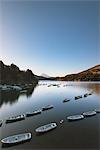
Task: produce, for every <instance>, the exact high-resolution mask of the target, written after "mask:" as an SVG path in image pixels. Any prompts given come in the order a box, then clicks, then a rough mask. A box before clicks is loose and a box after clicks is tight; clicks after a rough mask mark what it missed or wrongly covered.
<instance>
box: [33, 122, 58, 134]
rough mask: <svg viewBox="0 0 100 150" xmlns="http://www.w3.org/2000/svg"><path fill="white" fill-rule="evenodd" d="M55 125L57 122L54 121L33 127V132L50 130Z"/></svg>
mask: <svg viewBox="0 0 100 150" xmlns="http://www.w3.org/2000/svg"><path fill="white" fill-rule="evenodd" d="M56 127H57V124H56V123H50V124H46V125H44V126H41V127H39V128H37V129H35V132H36V133H44V132H48V131H50V130H53V129H55V128H56Z"/></svg>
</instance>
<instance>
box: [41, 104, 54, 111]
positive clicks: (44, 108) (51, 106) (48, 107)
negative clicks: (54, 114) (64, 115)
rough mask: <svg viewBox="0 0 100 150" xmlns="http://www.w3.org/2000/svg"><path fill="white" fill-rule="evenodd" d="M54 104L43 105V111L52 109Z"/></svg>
mask: <svg viewBox="0 0 100 150" xmlns="http://www.w3.org/2000/svg"><path fill="white" fill-rule="evenodd" d="M52 108H53V105H47V106H45V107H42V111H45V110H48V109H52Z"/></svg>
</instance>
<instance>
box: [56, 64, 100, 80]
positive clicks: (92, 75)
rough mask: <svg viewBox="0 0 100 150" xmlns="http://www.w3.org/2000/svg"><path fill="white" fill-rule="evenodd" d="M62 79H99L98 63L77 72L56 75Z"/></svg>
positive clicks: (99, 68) (99, 69) (58, 78)
mask: <svg viewBox="0 0 100 150" xmlns="http://www.w3.org/2000/svg"><path fill="white" fill-rule="evenodd" d="M55 80H62V81H100V65H97V66H94V67H92V68H90V69H87V70H85V71H82V72H79V73H77V74H69V75H66V76H65V77H56V79H55Z"/></svg>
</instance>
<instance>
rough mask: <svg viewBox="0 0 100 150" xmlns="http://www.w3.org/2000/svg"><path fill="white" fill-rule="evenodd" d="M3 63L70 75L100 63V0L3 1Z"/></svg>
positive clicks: (0, 51) (0, 4)
mask: <svg viewBox="0 0 100 150" xmlns="http://www.w3.org/2000/svg"><path fill="white" fill-rule="evenodd" d="M0 18H1V19H0V43H1V44H0V60H2V61H3V62H4V63H5V64H6V65H10V64H11V63H14V64H16V65H17V66H18V67H19V68H20V69H22V70H26V69H31V70H32V71H33V73H34V74H37V75H41V74H42V73H45V74H47V75H49V76H65V75H67V74H70V73H77V72H80V71H82V70H85V69H88V68H90V67H93V66H95V65H97V64H99V63H100V60H99V58H100V44H99V41H100V28H99V24H100V1H99V0H98V1H97V0H88V1H85V0H79V1H75V0H73V1H72V0H71V1H68V0H65V1H60V0H59V1H57V0H55V1H54V0H53V1H49V0H45V1H42V0H40V1H39V0H37V1H34V0H30V1H28V0H21V1H20V0H13V1H12V0H1V1H0Z"/></svg>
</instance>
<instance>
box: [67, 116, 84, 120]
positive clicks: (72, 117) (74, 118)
mask: <svg viewBox="0 0 100 150" xmlns="http://www.w3.org/2000/svg"><path fill="white" fill-rule="evenodd" d="M81 119H84V116H83V115H73V116H68V117H67V120H68V121H76V120H81Z"/></svg>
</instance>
